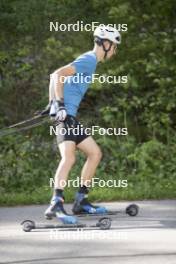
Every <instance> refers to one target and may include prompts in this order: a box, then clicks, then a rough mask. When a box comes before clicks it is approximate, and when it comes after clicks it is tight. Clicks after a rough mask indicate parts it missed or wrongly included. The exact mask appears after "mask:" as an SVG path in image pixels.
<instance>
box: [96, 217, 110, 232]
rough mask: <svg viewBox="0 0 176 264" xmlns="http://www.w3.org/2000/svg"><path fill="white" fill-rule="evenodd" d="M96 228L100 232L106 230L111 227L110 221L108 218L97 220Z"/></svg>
mask: <svg viewBox="0 0 176 264" xmlns="http://www.w3.org/2000/svg"><path fill="white" fill-rule="evenodd" d="M97 227H99V228H100V229H101V230H107V229H110V227H111V219H110V218H108V217H102V218H100V219H99V220H98V223H97Z"/></svg>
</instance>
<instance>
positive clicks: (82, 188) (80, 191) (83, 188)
mask: <svg viewBox="0 0 176 264" xmlns="http://www.w3.org/2000/svg"><path fill="white" fill-rule="evenodd" d="M78 192H79V193H85V194H88V192H89V189H88V188H87V187H86V186H85V185H83V186H80V188H79V190H78Z"/></svg>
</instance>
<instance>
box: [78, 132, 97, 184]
mask: <svg viewBox="0 0 176 264" xmlns="http://www.w3.org/2000/svg"><path fill="white" fill-rule="evenodd" d="M77 148H78V149H80V150H81V151H82V152H83V153H84V154H86V156H87V160H86V162H85V164H84V166H83V168H82V171H81V180H82V182H83V184H84V182H85V185H86V181H90V180H91V179H92V177H93V176H94V174H95V171H96V168H97V166H98V164H99V163H100V160H101V158H102V152H101V150H100V148H99V146H98V145H97V143H96V142H95V140H94V139H93V138H92V137H88V138H86V139H85V140H83V141H82V142H81V143H79V144H78V145H77Z"/></svg>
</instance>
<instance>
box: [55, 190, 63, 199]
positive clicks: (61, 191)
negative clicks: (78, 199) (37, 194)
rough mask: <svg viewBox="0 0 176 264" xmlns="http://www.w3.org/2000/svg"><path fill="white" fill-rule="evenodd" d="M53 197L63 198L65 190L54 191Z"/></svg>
mask: <svg viewBox="0 0 176 264" xmlns="http://www.w3.org/2000/svg"><path fill="white" fill-rule="evenodd" d="M53 196H61V197H63V196H64V195H63V190H62V189H54V193H53Z"/></svg>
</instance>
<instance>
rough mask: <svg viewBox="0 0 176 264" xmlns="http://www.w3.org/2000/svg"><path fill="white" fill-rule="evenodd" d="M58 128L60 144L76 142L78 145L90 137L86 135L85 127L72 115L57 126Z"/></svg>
mask: <svg viewBox="0 0 176 264" xmlns="http://www.w3.org/2000/svg"><path fill="white" fill-rule="evenodd" d="M56 128H57V136H56V138H57V143H58V144H60V143H62V142H63V141H74V142H75V143H76V145H77V144H79V143H81V142H82V141H83V140H84V139H86V138H87V137H89V136H90V135H88V134H86V131H85V128H84V127H83V125H81V123H80V122H79V121H78V120H77V119H76V118H75V117H74V116H71V115H67V117H66V119H65V121H64V122H60V123H59V124H58V125H56Z"/></svg>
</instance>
